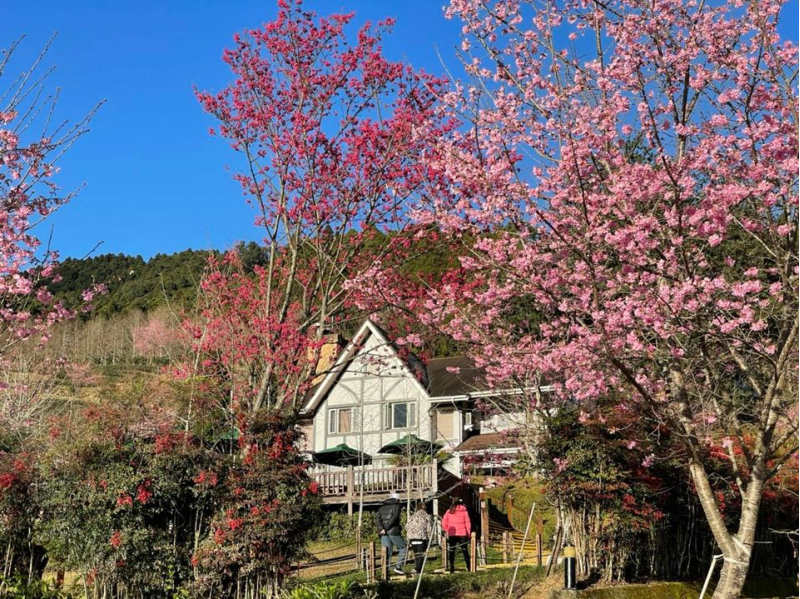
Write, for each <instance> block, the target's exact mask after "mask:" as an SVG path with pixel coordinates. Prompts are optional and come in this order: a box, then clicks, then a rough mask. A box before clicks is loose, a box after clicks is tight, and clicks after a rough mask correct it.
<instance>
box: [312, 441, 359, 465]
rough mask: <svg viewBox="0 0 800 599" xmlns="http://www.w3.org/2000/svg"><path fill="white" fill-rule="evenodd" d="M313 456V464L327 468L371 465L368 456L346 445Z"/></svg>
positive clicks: (318, 452) (342, 444)
mask: <svg viewBox="0 0 800 599" xmlns="http://www.w3.org/2000/svg"><path fill="white" fill-rule="evenodd" d="M313 456H314V461H315V462H317V463H318V464H326V465H328V466H341V467H346V466H361V465H364V464H371V463H372V457H371V456H370V455H369V454H366V453H364V452H363V451H359V450H357V449H355V448H353V447H350V446H349V445H347V444H346V443H341V444H339V445H337V446H336V447H331V448H330V449H323V450H322V451H317V452H315V453H314V454H313Z"/></svg>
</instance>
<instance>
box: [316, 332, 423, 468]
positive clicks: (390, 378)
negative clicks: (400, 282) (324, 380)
mask: <svg viewBox="0 0 800 599" xmlns="http://www.w3.org/2000/svg"><path fill="white" fill-rule="evenodd" d="M394 402H412V403H413V404H414V405H415V411H416V423H415V425H414V426H413V427H411V428H404V429H390V430H387V429H386V428H385V410H386V409H387V406H388V405H390V404H391V403H394ZM350 407H351V408H354V417H353V426H352V430H353V432H351V433H348V434H330V433H328V430H329V428H328V419H329V414H330V410H331V408H350ZM429 408H430V405H429V402H428V397H427V393H425V391H424V390H423V389H422V388H421V386H420V385H419V384H418V383H416V381H415V379H413V375H411V374H409V373H408V372H406V371H404V369H403V365H402V362H401V361H400V360H399V359H398V358H397V357H396V356H395V355H394V352H393V351H392V350H391V349H390V348H388V347H386V346H384V345H381V344H380V342H379V340H378V339H377V338H376V337H375V336H374V335H370V336H369V338H368V339H367V340H366V342H365V343H364V347H363V348H362V350H361V351H360V352H359V354H358V356H357V357H356V358H355V359H354V360H353V361H352V362H351V363H350V364H349V366H348V367H347V368H346V370H345V371H344V372H343V373H342V374H341V376H340V378H339V380H338V382H337V383H336V384H335V385H334V386H333V388H332V389H331V391H330V393H329V394H328V397H327V399H326V400H325V401H323V402H322V403H321V404H320V406H319V407H318V408H317V413H316V414H315V416H314V449H315V450H316V451H320V450H322V449H325V448H327V447H333V446H335V445H338V444H340V443H346V444H347V445H349V446H350V447H354V448H356V449H358V450H360V451H363V452H365V453H367V454H369V455H372V456H374V455H375V454H377V453H378V450H379V449H380V448H381V447H382V446H383V445H385V444H387V443H390V442H392V441H396V440H397V439H400V438H401V437H403V436H405V435H407V434H409V433H411V434H414V435H417V436H418V437H420V438H421V439H431V438H432V437H431V416H430V414H429ZM375 465H380V463H379V462H378V461H376V462H375Z"/></svg>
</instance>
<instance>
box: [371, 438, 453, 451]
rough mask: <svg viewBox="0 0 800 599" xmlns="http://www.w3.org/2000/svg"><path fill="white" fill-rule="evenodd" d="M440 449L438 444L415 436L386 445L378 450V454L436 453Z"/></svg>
mask: <svg viewBox="0 0 800 599" xmlns="http://www.w3.org/2000/svg"><path fill="white" fill-rule="evenodd" d="M440 449H441V446H440V445H439V444H438V443H434V442H433V441H426V440H425V439H420V438H419V437H417V436H416V435H406V436H405V437H401V438H400V439H398V440H397V441H392V442H391V443H387V444H386V445H384V446H383V447H381V448H380V449H379V450H378V453H396V454H403V453H437V452H438V451H439V450H440Z"/></svg>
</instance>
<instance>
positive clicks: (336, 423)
mask: <svg viewBox="0 0 800 599" xmlns="http://www.w3.org/2000/svg"><path fill="white" fill-rule="evenodd" d="M352 431H353V408H334V409H332V410H328V433H329V434H331V435H342V434H344V433H350V432H352Z"/></svg>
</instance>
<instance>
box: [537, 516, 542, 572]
mask: <svg viewBox="0 0 800 599" xmlns="http://www.w3.org/2000/svg"><path fill="white" fill-rule="evenodd" d="M543 533H544V520H542V519H541V518H539V519H538V520H537V521H536V565H537V566H539V567H540V568H541V567H542V537H543V536H544V535H543Z"/></svg>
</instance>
